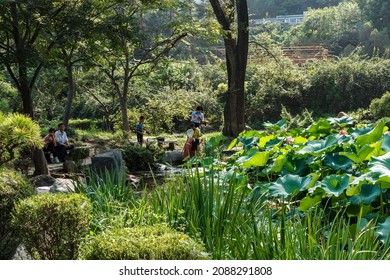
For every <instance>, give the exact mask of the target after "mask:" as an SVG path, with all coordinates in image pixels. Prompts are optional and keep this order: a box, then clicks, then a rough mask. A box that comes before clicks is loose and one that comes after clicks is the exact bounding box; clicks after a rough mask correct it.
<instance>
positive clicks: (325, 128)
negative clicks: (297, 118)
mask: <svg viewBox="0 0 390 280" xmlns="http://www.w3.org/2000/svg"><path fill="white" fill-rule="evenodd" d="M331 128H332V126H331V124H330V122H329V121H328V120H327V119H323V118H321V119H319V120H318V121H317V122H316V123H314V124H312V125H311V126H310V127H309V128H308V129H306V130H305V132H307V133H311V134H313V133H318V134H320V133H325V134H328V133H329V132H330V130H331Z"/></svg>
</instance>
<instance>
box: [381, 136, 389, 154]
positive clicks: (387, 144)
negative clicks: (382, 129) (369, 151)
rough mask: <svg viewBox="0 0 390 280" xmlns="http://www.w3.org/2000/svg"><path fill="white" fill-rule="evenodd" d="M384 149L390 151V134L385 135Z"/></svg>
mask: <svg viewBox="0 0 390 280" xmlns="http://www.w3.org/2000/svg"><path fill="white" fill-rule="evenodd" d="M382 150H384V151H385V152H390V134H385V135H384V136H383V142H382Z"/></svg>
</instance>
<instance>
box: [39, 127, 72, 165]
mask: <svg viewBox="0 0 390 280" xmlns="http://www.w3.org/2000/svg"><path fill="white" fill-rule="evenodd" d="M44 142H45V144H44V147H43V152H44V153H45V157H46V160H47V162H48V163H58V162H65V159H66V156H67V150H69V149H71V148H72V145H71V144H70V143H69V139H68V136H67V135H66V132H65V124H63V123H60V124H58V130H57V131H56V130H55V129H54V128H52V127H51V128H49V134H47V135H46V136H45V138H44Z"/></svg>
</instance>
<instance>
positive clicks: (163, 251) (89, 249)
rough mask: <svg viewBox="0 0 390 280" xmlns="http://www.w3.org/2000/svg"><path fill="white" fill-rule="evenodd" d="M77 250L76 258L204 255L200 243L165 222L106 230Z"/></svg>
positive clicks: (103, 258) (157, 258) (161, 258)
mask: <svg viewBox="0 0 390 280" xmlns="http://www.w3.org/2000/svg"><path fill="white" fill-rule="evenodd" d="M80 251H81V253H80V258H81V259H87V260H199V259H208V255H207V254H206V253H205V249H204V247H203V246H202V245H200V244H199V243H197V242H196V241H194V240H193V239H192V238H190V237H189V236H188V235H185V234H183V233H180V232H177V231H175V230H173V229H171V228H169V227H167V226H165V225H154V226H146V227H134V228H117V229H112V230H107V231H104V232H102V233H100V234H98V235H96V236H94V237H93V238H91V240H90V241H89V242H86V243H85V244H84V245H83V246H82V248H81V250H80Z"/></svg>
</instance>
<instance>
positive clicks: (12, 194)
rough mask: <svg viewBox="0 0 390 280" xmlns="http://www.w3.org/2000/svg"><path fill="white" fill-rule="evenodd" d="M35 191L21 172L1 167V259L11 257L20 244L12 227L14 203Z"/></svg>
mask: <svg viewBox="0 0 390 280" xmlns="http://www.w3.org/2000/svg"><path fill="white" fill-rule="evenodd" d="M34 192H35V189H34V187H33V186H32V185H31V184H30V183H29V181H28V180H27V178H26V177H24V176H23V175H22V174H21V173H19V172H16V171H14V170H10V169H0V259H9V258H11V257H12V254H13V253H14V252H15V249H16V247H17V245H18V242H17V240H16V238H15V236H14V234H13V229H12V228H11V210H12V208H13V207H14V204H15V203H16V202H17V201H19V200H21V199H24V198H27V197H29V196H31V195H33V194H34Z"/></svg>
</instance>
